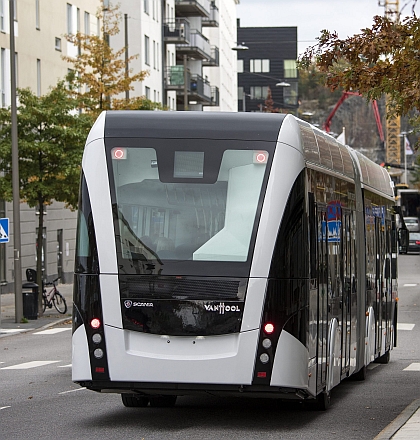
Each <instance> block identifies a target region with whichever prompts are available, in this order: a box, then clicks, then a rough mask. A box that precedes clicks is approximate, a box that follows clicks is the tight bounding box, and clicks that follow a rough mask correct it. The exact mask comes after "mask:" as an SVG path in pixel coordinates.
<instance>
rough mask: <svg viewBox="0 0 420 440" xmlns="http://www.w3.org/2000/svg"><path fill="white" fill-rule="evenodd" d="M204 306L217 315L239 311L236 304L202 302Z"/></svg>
mask: <svg viewBox="0 0 420 440" xmlns="http://www.w3.org/2000/svg"><path fill="white" fill-rule="evenodd" d="M204 308H205V309H206V310H207V311H208V312H218V313H219V315H224V314H225V313H229V312H240V311H241V309H240V308H239V307H238V306H236V305H231V306H229V305H225V303H220V304H204Z"/></svg>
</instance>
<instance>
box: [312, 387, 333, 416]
mask: <svg viewBox="0 0 420 440" xmlns="http://www.w3.org/2000/svg"><path fill="white" fill-rule="evenodd" d="M330 406H331V392H330V391H327V390H324V391H322V392H321V393H319V394H318V395H317V396H316V399H315V401H313V403H312V408H313V409H314V410H315V411H326V410H327V409H328V408H329V407H330Z"/></svg>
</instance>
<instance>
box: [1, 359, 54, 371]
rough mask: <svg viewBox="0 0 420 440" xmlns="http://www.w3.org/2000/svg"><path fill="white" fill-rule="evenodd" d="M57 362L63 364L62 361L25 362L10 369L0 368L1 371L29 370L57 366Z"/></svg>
mask: <svg viewBox="0 0 420 440" xmlns="http://www.w3.org/2000/svg"><path fill="white" fill-rule="evenodd" d="M56 362H61V361H32V362H25V363H23V364H18V365H12V366H10V367H3V368H0V370H27V369H28V368H36V367H42V366H43V365H48V364H55V363H56Z"/></svg>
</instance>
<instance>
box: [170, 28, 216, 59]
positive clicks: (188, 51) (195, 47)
mask: <svg viewBox="0 0 420 440" xmlns="http://www.w3.org/2000/svg"><path fill="white" fill-rule="evenodd" d="M184 55H187V57H188V58H189V59H193V60H208V59H210V58H211V46H210V41H209V40H208V39H207V38H206V37H205V36H204V35H203V34H202V33H201V32H199V31H198V30H196V29H192V30H191V32H190V44H177V45H176V56H177V58H178V59H179V60H182V58H183V56H184Z"/></svg>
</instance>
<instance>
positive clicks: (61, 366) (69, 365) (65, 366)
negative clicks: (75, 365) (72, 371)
mask: <svg viewBox="0 0 420 440" xmlns="http://www.w3.org/2000/svg"><path fill="white" fill-rule="evenodd" d="M58 368H71V364H68V365H59V366H58Z"/></svg>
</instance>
